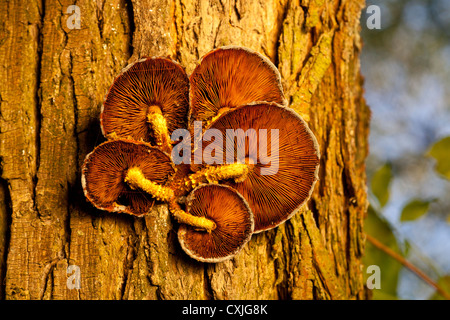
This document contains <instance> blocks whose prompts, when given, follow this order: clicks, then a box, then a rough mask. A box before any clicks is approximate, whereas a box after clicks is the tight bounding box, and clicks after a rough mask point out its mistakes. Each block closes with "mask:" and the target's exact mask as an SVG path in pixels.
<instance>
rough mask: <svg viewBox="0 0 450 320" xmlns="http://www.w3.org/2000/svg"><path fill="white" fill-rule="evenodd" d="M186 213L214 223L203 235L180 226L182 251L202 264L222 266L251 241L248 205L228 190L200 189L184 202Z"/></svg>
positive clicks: (200, 232)
mask: <svg viewBox="0 0 450 320" xmlns="http://www.w3.org/2000/svg"><path fill="white" fill-rule="evenodd" d="M186 208H187V212H188V213H189V214H191V215H193V216H197V217H204V218H207V219H209V220H212V221H214V222H215V224H216V227H215V228H214V229H213V230H211V231H209V232H206V231H204V230H199V229H196V228H195V227H192V226H189V225H185V224H183V225H180V227H179V229H178V239H179V242H180V244H181V247H182V248H183V250H184V251H185V252H186V253H187V254H188V255H189V256H191V257H192V258H194V259H196V260H198V261H202V262H221V261H224V260H227V259H230V258H232V257H233V256H234V255H235V254H236V253H237V252H238V251H239V250H241V249H242V247H243V246H244V245H245V244H246V243H247V242H248V241H249V240H250V238H251V235H252V233H253V228H254V221H253V215H252V211H251V209H250V207H249V206H248V204H247V201H245V199H244V198H243V197H242V196H241V195H240V194H239V193H238V192H236V190H234V189H233V188H231V187H228V186H224V185H215V184H212V185H211V184H209V185H201V186H199V187H197V188H195V189H194V190H193V191H192V192H191V193H190V194H189V196H188V197H187V199H186Z"/></svg>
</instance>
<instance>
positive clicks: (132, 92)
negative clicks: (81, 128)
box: [100, 58, 189, 142]
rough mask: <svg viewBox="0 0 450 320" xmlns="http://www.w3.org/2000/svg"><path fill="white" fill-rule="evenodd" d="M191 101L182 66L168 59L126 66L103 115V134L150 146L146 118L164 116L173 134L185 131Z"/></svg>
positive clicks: (149, 128) (149, 60)
mask: <svg viewBox="0 0 450 320" xmlns="http://www.w3.org/2000/svg"><path fill="white" fill-rule="evenodd" d="M188 99H189V79H188V77H187V75H186V73H185V71H184V69H183V68H182V67H181V66H180V65H178V64H177V63H176V62H173V61H171V60H169V59H165V58H144V59H141V60H139V61H137V62H135V63H133V64H131V65H129V66H127V67H126V68H125V69H124V70H123V71H122V73H121V74H120V75H119V76H118V77H117V78H116V79H115V80H114V82H113V84H112V86H111V87H110V89H109V92H108V94H107V95H106V98H105V101H104V103H103V109H102V112H101V115H100V121H101V127H102V132H103V134H104V135H105V136H108V135H109V134H112V133H115V134H116V135H117V136H119V137H123V138H128V137H131V138H132V139H134V140H143V141H147V142H150V141H151V140H150V137H151V136H152V134H153V132H152V128H151V125H150V124H149V123H148V118H147V116H148V114H149V113H151V112H161V113H162V114H163V116H164V118H165V119H166V121H167V128H168V131H169V134H171V133H172V132H173V131H174V130H176V129H179V128H185V127H186V121H187V113H188V109H189V100H188ZM158 108H159V109H158Z"/></svg>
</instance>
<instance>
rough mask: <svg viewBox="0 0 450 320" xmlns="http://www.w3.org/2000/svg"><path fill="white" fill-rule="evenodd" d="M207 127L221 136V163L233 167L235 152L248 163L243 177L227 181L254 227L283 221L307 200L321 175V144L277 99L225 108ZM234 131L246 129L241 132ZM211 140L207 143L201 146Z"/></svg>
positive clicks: (299, 118)
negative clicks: (247, 207) (251, 216)
mask: <svg viewBox="0 0 450 320" xmlns="http://www.w3.org/2000/svg"><path fill="white" fill-rule="evenodd" d="M209 129H217V130H219V131H220V132H221V133H222V135H223V141H224V148H223V150H224V151H223V152H222V154H220V156H221V157H222V158H223V163H224V164H223V165H222V166H229V164H226V163H230V161H229V160H230V159H228V161H227V155H228V156H230V155H231V159H232V160H233V161H237V160H239V161H237V162H240V163H241V164H244V163H245V165H247V167H248V172H247V173H246V175H245V176H244V177H243V178H242V179H236V178H234V179H229V180H225V181H223V182H224V183H226V184H227V185H230V186H232V187H233V188H234V189H236V190H237V191H238V192H239V193H240V194H241V195H242V196H243V197H244V198H245V199H246V200H247V201H248V203H249V205H250V208H251V209H252V211H253V214H254V219H255V232H260V231H264V230H267V229H271V228H274V227H276V226H278V225H279V224H281V223H283V222H284V221H286V220H287V219H289V218H291V217H292V215H293V214H294V213H295V212H296V211H297V209H299V208H300V207H301V206H302V205H303V204H304V203H305V202H306V201H307V200H308V199H309V197H310V195H311V193H312V190H313V187H314V185H315V183H316V180H317V178H318V169H319V146H318V143H317V140H316V138H315V137H314V135H313V133H312V132H311V130H310V129H309V128H308V125H307V124H306V123H305V122H304V121H303V120H302V118H301V117H300V116H299V115H297V114H296V113H295V112H294V111H292V110H290V109H288V108H286V107H282V106H279V105H277V104H274V103H256V104H250V105H246V106H241V107H238V108H235V109H234V110H231V111H229V112H227V113H224V114H223V115H221V116H220V117H219V118H218V119H216V120H215V121H214V122H212V123H211V124H210V126H209V127H208V128H207V130H209ZM236 130H242V131H241V132H240V133H241V134H240V136H239V135H236V132H237V131H236ZM235 136H237V138H235ZM227 139H228V141H226V140H227ZM235 140H236V143H234V142H235ZM230 141H232V142H233V143H229V142H230ZM247 142H248V143H247ZM208 144H209V143H208V142H207V143H205V142H204V143H203V146H202V147H203V150H204V149H205V148H207V146H208ZM227 148H228V149H227ZM217 151H218V152H220V150H217ZM256 151H257V152H256ZM239 155H240V159H237V158H238V156H239ZM215 156H217V154H216V155H215ZM204 157H205V155H204ZM204 160H205V162H206V163H207V162H208V159H204ZM203 170H205V169H203Z"/></svg>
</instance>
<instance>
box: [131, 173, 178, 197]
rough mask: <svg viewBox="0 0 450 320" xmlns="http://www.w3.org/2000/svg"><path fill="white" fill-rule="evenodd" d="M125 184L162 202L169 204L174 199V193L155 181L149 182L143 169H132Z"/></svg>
mask: <svg viewBox="0 0 450 320" xmlns="http://www.w3.org/2000/svg"><path fill="white" fill-rule="evenodd" d="M125 182H126V183H128V185H129V186H130V188H132V189H141V190H142V191H145V192H147V193H148V194H150V195H151V196H153V197H154V198H156V199H157V200H160V201H165V202H168V201H170V200H172V199H173V198H174V196H175V195H174V191H173V190H172V189H171V188H169V187H165V186H162V185H159V184H157V183H154V182H153V181H150V180H148V179H147V178H146V177H145V176H144V173H143V172H142V170H141V169H139V168H138V167H132V168H130V169H128V171H127V173H126V175H125Z"/></svg>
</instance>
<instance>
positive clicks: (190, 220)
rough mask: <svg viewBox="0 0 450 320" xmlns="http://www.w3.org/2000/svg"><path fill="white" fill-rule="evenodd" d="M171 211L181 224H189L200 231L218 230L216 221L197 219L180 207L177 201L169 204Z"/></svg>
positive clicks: (203, 218)
mask: <svg viewBox="0 0 450 320" xmlns="http://www.w3.org/2000/svg"><path fill="white" fill-rule="evenodd" d="M169 210H170V212H171V213H172V214H173V216H174V217H175V219H177V221H178V222H180V223H184V224H188V225H190V226H193V227H196V228H198V229H202V230H206V231H207V232H211V231H212V230H214V229H215V228H216V223H215V222H214V221H212V220H210V219H207V218H205V217H197V216H193V215H192V214H189V213H187V212H186V211H184V210H183V209H181V207H180V205H179V204H178V203H177V202H176V201H171V202H170V203H169Z"/></svg>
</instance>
